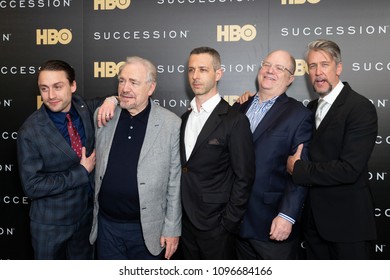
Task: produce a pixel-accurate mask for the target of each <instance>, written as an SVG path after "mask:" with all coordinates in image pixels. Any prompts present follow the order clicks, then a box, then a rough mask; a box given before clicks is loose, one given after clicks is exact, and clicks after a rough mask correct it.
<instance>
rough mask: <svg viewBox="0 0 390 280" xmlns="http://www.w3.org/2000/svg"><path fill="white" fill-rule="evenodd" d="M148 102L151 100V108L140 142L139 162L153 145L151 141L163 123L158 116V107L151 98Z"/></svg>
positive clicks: (154, 138)
mask: <svg viewBox="0 0 390 280" xmlns="http://www.w3.org/2000/svg"><path fill="white" fill-rule="evenodd" d="M149 102H151V108H150V113H149V119H148V124H147V126H146V133H145V139H144V143H143V144H142V149H141V153H140V155H139V162H141V161H142V159H143V158H144V157H145V156H146V155H147V154H148V152H149V150H150V149H151V148H152V147H153V143H154V142H155V141H156V138H157V136H158V135H159V133H160V130H161V127H162V123H163V120H161V119H160V118H158V114H157V110H158V108H156V106H155V105H154V104H153V101H152V100H149Z"/></svg>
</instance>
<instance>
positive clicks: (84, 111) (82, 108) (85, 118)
mask: <svg viewBox="0 0 390 280" xmlns="http://www.w3.org/2000/svg"><path fill="white" fill-rule="evenodd" d="M72 105H73V106H74V108H75V109H76V111H77V113H78V114H79V116H80V118H81V121H82V122H83V127H84V131H85V146H86V148H87V152H89V151H91V150H92V149H93V144H94V141H93V139H94V136H93V135H94V128H93V127H92V124H91V122H90V112H89V110H88V107H87V106H86V104H84V102H81V100H80V99H79V98H77V96H75V97H74V102H72ZM93 121H94V120H93Z"/></svg>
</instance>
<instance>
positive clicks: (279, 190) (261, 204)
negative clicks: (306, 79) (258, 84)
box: [234, 93, 314, 241]
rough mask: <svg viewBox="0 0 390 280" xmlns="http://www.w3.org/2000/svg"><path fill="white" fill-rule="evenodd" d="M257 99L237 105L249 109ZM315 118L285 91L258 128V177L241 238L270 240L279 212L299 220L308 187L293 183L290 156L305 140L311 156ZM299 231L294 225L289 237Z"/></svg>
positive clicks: (254, 135)
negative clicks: (289, 162)
mask: <svg viewBox="0 0 390 280" xmlns="http://www.w3.org/2000/svg"><path fill="white" fill-rule="evenodd" d="M253 98H254V97H251V98H250V99H249V100H248V101H247V102H246V103H244V104H242V105H240V104H238V103H237V104H235V105H234V107H236V108H239V110H240V111H242V112H246V111H247V110H248V109H249V107H250V105H251V103H252V101H253ZM313 121H314V118H313V114H312V112H311V111H310V110H308V109H307V108H306V107H305V106H303V105H302V103H300V102H298V101H297V100H295V99H293V98H290V97H288V96H287V95H286V94H285V93H284V94H282V95H280V96H279V97H278V98H277V99H276V101H275V104H274V105H273V106H272V107H271V109H270V110H269V111H268V112H267V114H266V115H265V116H264V118H263V119H262V120H261V122H260V123H259V125H258V126H257V128H256V129H255V131H254V133H253V143H254V149H255V157H256V178H255V182H254V184H253V188H252V194H251V196H250V199H249V202H248V207H247V211H246V213H245V216H244V221H243V223H242V225H241V229H240V236H241V237H243V238H249V239H255V240H261V241H269V240H270V239H269V232H270V228H271V223H272V220H273V219H274V218H275V217H276V216H277V215H278V213H279V212H281V213H283V214H285V215H288V216H290V217H291V218H293V219H295V220H296V221H297V220H299V217H300V214H301V210H302V207H303V204H304V199H305V197H306V193H307V188H306V187H303V186H299V185H297V184H294V183H293V181H292V178H291V176H290V175H289V174H288V173H287V169H286V164H287V158H288V156H289V155H292V154H294V153H295V151H296V149H297V147H298V145H299V144H301V143H304V144H305V145H304V146H305V148H304V149H303V153H302V157H303V158H307V155H308V145H309V143H310V140H311V136H312V131H313ZM296 234H297V227H296V226H293V232H292V233H291V234H290V237H289V239H292V238H295V237H296Z"/></svg>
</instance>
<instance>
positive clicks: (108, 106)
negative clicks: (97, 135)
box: [97, 96, 118, 127]
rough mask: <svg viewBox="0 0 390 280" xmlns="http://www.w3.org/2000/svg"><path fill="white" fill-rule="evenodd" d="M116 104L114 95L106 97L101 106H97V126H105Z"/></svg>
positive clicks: (112, 115) (110, 118)
mask: <svg viewBox="0 0 390 280" xmlns="http://www.w3.org/2000/svg"><path fill="white" fill-rule="evenodd" d="M117 105H118V101H117V100H116V98H115V96H110V97H107V98H106V99H105V100H104V102H103V104H102V106H100V107H99V109H98V113H97V125H98V127H102V126H106V125H107V123H108V122H109V121H110V120H112V118H113V117H114V111H115V107H116V106H117Z"/></svg>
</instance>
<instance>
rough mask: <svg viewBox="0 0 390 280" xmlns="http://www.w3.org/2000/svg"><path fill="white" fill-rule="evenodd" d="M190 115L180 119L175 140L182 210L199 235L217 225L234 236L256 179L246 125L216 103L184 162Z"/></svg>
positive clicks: (241, 116)
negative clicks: (185, 139) (180, 124)
mask: <svg viewBox="0 0 390 280" xmlns="http://www.w3.org/2000/svg"><path fill="white" fill-rule="evenodd" d="M190 113H191V111H188V112H186V113H184V115H183V116H182V126H181V135H180V138H181V141H180V142H181V143H180V153H181V161H182V171H183V172H182V179H181V188H182V202H183V203H182V205H183V208H184V211H185V213H186V215H187V217H188V218H189V220H190V221H191V222H192V223H193V224H194V226H195V227H197V228H198V229H200V230H211V229H215V228H217V227H218V226H220V225H222V226H223V227H224V228H225V229H226V230H228V231H230V232H233V233H236V232H237V231H238V227H239V224H240V222H241V220H242V217H243V215H244V212H245V209H246V204H247V200H248V198H249V194H250V190H251V187H252V183H253V180H254V174H255V163H254V151H253V141H252V133H251V131H250V127H249V121H248V119H247V117H246V116H245V115H244V114H241V113H239V112H237V111H235V110H233V109H232V108H231V107H230V106H229V104H228V103H227V102H226V101H225V100H223V99H221V101H220V102H219V104H218V105H217V107H216V108H215V109H214V111H213V112H212V113H211V115H210V117H209V118H208V120H207V121H206V123H205V125H204V127H203V129H202V130H201V132H200V134H199V136H198V139H197V141H196V144H195V147H194V149H193V151H192V154H191V156H190V158H189V159H188V161H187V160H186V155H185V147H184V134H185V127H186V124H187V120H188V116H189V114H190Z"/></svg>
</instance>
